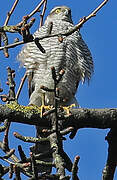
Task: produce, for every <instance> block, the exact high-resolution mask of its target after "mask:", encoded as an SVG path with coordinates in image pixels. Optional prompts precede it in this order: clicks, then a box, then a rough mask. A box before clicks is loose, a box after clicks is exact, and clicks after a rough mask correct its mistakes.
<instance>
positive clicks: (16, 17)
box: [0, 0, 117, 180]
mask: <svg viewBox="0 0 117 180" xmlns="http://www.w3.org/2000/svg"><path fill="white" fill-rule="evenodd" d="M13 2H14V0H10V1H9V0H4V1H2V3H1V4H0V26H2V25H3V23H4V20H5V17H6V14H7V12H8V11H9V10H10V8H11V6H12V4H13ZM38 2H39V0H35V1H33V0H30V1H27V0H20V2H19V4H18V6H17V8H16V10H15V12H14V14H13V15H12V17H11V20H10V22H9V25H11V24H13V25H14V24H17V23H18V22H20V21H21V18H22V16H24V15H26V14H28V13H30V12H31V10H32V9H33V8H34V7H35V6H36V5H37V4H38ZM101 2H102V0H95V1H94V0H87V1H86V0H72V1H70V0H69V1H68V0H62V1H61V0H56V1H55V0H51V1H48V7H47V11H46V15H47V14H48V13H49V11H50V10H51V9H52V8H53V7H54V6H57V5H66V6H69V7H71V9H72V17H73V21H74V23H75V24H76V23H77V22H78V21H79V19H80V18H82V17H83V16H87V15H88V14H90V13H91V12H92V10H94V9H95V8H96V7H97V6H98V5H99V4H100V3H101ZM116 10H117V1H116V0H115V1H112V0H110V1H109V2H108V3H107V5H106V6H104V7H103V8H102V9H101V10H100V12H99V13H98V14H97V16H96V17H95V18H92V19H90V20H89V21H88V22H86V24H85V25H84V26H83V27H82V29H81V33H82V36H83V39H84V40H85V41H86V43H87V44H88V46H89V48H90V50H91V52H92V56H93V59H94V64H95V72H94V75H93V77H92V79H91V82H90V85H89V86H88V84H84V85H80V87H79V90H78V92H77V98H78V101H79V103H80V105H81V107H87V108H105V107H106V108H109V107H113V108H115V107H116V106H117V70H116V69H117V60H116V52H117V47H116V46H117V45H116V44H117V36H116V33H117V23H116V22H117V13H116ZM34 17H36V23H35V25H34V27H32V28H31V32H32V33H33V32H34V31H35V30H36V29H37V28H38V23H39V15H34ZM11 36H12V38H10V42H12V41H13V38H15V37H16V36H17V35H16V34H15V35H14V34H12V35H11ZM20 49H21V46H20V47H17V48H15V49H12V50H10V51H9V53H10V57H9V58H8V59H5V58H4V56H3V53H2V52H0V81H1V84H2V87H3V88H4V90H5V89H6V90H5V91H4V92H7V87H6V85H5V82H6V78H7V77H6V67H7V66H10V67H11V68H13V69H16V72H17V73H16V81H17V86H16V89H17V88H18V85H19V83H20V79H21V77H22V76H23V73H24V69H23V68H19V63H18V62H17V60H16V56H17V54H18V52H19V50H20ZM19 103H20V104H24V105H27V104H28V90H27V84H26V83H25V86H24V88H23V91H22V93H21V96H20V99H19ZM12 127H13V128H12V130H11V133H10V135H12V133H13V132H14V131H17V132H20V133H22V135H26V136H30V135H32V136H34V134H35V133H34V128H33V127H32V126H31V127H29V126H26V125H21V124H12ZM108 131H109V130H98V129H81V130H79V132H78V134H77V136H76V137H75V138H74V139H73V140H69V138H68V139H67V141H66V142H65V149H66V151H67V152H68V154H69V155H70V157H71V158H72V159H73V158H74V157H75V155H77V154H78V155H79V156H80V157H81V159H80V162H79V177H80V180H89V179H90V180H99V179H101V175H102V169H103V168H104V165H105V162H106V157H107V147H108V146H107V142H106V141H105V136H106V134H107V132H108ZM12 138H13V140H12V142H10V147H12V148H13V147H14V146H16V145H18V144H22V146H23V148H24V150H25V151H26V152H27V153H29V151H28V150H27V149H28V146H27V145H25V143H22V142H21V141H19V140H16V141H15V138H14V137H12ZM116 178H117V175H116V177H115V179H116ZM24 179H25V178H24Z"/></svg>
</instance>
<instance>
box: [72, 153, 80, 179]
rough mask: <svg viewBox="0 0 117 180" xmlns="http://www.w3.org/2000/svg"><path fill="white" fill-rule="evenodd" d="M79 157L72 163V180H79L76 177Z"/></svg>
mask: <svg viewBox="0 0 117 180" xmlns="http://www.w3.org/2000/svg"><path fill="white" fill-rule="evenodd" d="M79 159H80V157H79V156H76V157H75V160H74V163H73V167H72V180H79V178H78V176H77V171H78V167H77V165H78V162H79Z"/></svg>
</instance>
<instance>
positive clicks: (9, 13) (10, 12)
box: [4, 0, 19, 26]
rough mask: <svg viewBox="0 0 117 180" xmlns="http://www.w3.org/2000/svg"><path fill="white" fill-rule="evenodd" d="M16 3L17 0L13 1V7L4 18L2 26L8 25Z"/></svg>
mask: <svg viewBox="0 0 117 180" xmlns="http://www.w3.org/2000/svg"><path fill="white" fill-rule="evenodd" d="M18 2H19V0H15V2H14V4H13V6H12V8H11V10H10V11H9V12H8V14H7V18H6V20H5V23H4V26H6V25H7V24H8V22H9V19H10V17H11V15H12V13H13V11H14V10H15V8H16V6H17V4H18Z"/></svg>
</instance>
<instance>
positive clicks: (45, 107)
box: [40, 93, 51, 118]
mask: <svg viewBox="0 0 117 180" xmlns="http://www.w3.org/2000/svg"><path fill="white" fill-rule="evenodd" d="M50 109H51V106H46V105H45V93H42V105H41V115H40V116H41V118H42V117H43V113H44V111H45V110H50Z"/></svg>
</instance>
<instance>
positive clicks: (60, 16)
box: [47, 6, 73, 23]
mask: <svg viewBox="0 0 117 180" xmlns="http://www.w3.org/2000/svg"><path fill="white" fill-rule="evenodd" d="M47 20H48V21H49V20H51V21H52V20H63V21H68V22H71V23H73V22H72V17H71V9H70V8H69V7H67V6H58V7H55V8H53V9H52V10H51V11H50V14H49V15H48V17H47Z"/></svg>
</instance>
